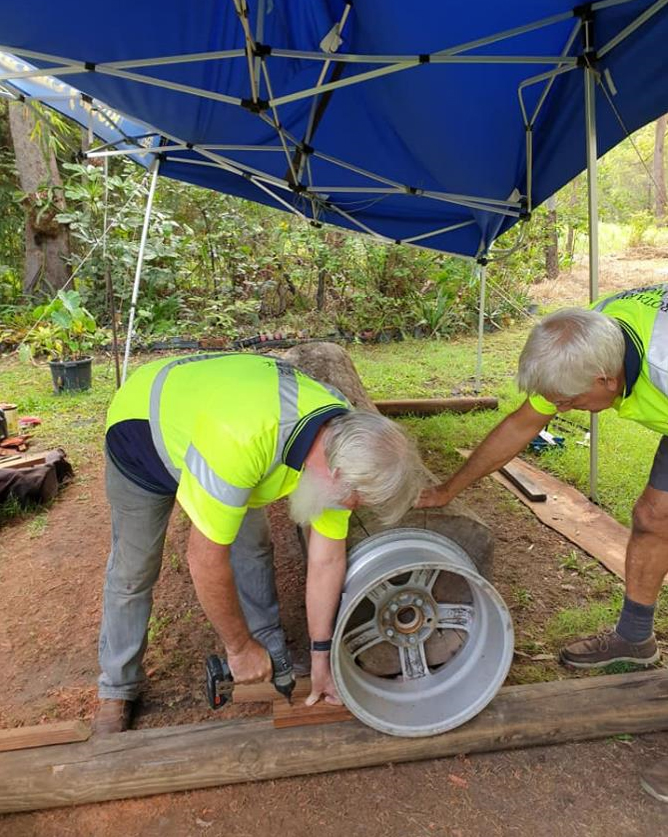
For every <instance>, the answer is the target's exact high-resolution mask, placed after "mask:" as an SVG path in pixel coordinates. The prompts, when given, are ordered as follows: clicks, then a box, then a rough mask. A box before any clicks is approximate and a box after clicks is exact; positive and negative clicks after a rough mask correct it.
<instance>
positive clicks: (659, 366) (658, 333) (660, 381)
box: [647, 290, 668, 395]
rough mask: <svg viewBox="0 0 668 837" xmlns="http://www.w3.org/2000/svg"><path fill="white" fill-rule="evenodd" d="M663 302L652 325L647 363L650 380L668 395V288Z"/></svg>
mask: <svg viewBox="0 0 668 837" xmlns="http://www.w3.org/2000/svg"><path fill="white" fill-rule="evenodd" d="M661 303H662V304H661V307H660V308H659V309H658V310H657V312H656V318H655V319H654V326H653V327H652V338H651V340H650V341H649V347H648V349H647V364H648V368H649V379H650V381H651V382H652V383H653V384H654V386H655V387H656V388H657V389H658V390H660V391H661V392H662V393H663V394H664V395H668V310H666V308H668V305H667V303H668V290H666V291H664V294H663V297H662V298H661Z"/></svg>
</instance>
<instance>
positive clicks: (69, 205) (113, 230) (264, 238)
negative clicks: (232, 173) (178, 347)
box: [0, 104, 668, 355]
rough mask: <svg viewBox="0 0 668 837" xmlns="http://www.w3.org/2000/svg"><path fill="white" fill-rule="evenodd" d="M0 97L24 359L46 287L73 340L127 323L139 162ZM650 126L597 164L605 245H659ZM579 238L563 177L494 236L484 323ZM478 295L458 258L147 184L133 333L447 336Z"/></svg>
mask: <svg viewBox="0 0 668 837" xmlns="http://www.w3.org/2000/svg"><path fill="white" fill-rule="evenodd" d="M0 108H1V109H0V323H1V324H2V325H1V327H0V348H2V349H4V350H13V349H15V348H16V347H17V346H19V345H20V344H22V343H25V344H27V345H28V346H29V347H30V349H31V351H32V353H33V354H34V355H40V354H41V355H44V354H46V355H49V354H51V355H53V354H54V353H55V352H54V325H53V323H51V322H50V320H49V318H45V317H44V316H43V313H44V307H43V306H44V303H45V302H48V301H49V300H50V299H52V298H53V297H54V295H55V294H56V292H57V291H58V289H59V288H63V287H67V288H70V289H74V288H75V289H76V290H77V291H78V292H79V294H80V295H81V298H82V301H83V304H84V305H85V306H86V308H87V309H88V310H89V311H90V312H91V314H92V315H93V316H94V317H95V319H96V323H97V326H98V328H97V330H96V331H95V332H94V333H92V334H91V335H90V348H91V349H92V350H94V349H95V348H96V347H101V346H104V345H106V344H108V343H109V340H110V336H109V330H108V329H109V326H110V325H111V319H112V314H111V312H112V311H115V317H116V319H117V322H118V323H119V325H120V326H121V330H122V323H124V322H125V319H126V318H127V313H128V308H129V300H130V295H131V290H132V279H133V275H134V271H135V264H136V259H137V253H138V247H139V237H140V232H141V227H142V223H143V215H144V206H145V199H146V194H147V190H148V176H147V173H146V171H145V170H144V169H142V168H140V167H139V166H137V165H135V164H133V163H132V162H131V161H128V160H125V159H123V158H119V157H112V158H111V159H110V160H109V171H108V176H105V172H104V168H103V167H102V165H101V161H100V160H96V161H95V162H96V163H97V165H92V164H91V163H88V162H86V161H85V159H84V157H83V154H84V153H85V151H86V150H87V148H88V144H89V141H90V138H89V137H88V135H87V133H86V132H85V131H82V130H81V129H80V128H79V127H78V126H75V125H74V124H73V123H70V122H69V121H68V120H66V119H64V118H63V117H61V116H60V115H58V114H55V113H54V112H52V111H49V110H48V109H46V108H40V107H36V106H31V107H30V108H28V106H26V105H23V104H12V105H7V104H2V105H0ZM665 134H666V117H665V116H664V117H662V118H661V119H659V120H658V121H657V122H656V123H653V124H651V125H648V126H646V127H645V128H643V129H641V130H640V131H638V132H637V133H636V134H635V135H634V136H633V137H632V138H630V139H627V140H625V141H624V142H622V143H621V144H620V145H619V146H617V147H616V148H615V149H613V150H612V151H611V152H609V153H608V154H607V155H606V156H605V157H604V158H602V160H601V161H600V166H599V189H600V198H599V203H600V218H601V222H602V227H601V231H602V249H603V250H604V251H605V250H606V249H617V250H618V249H623V248H634V249H636V250H639V249H642V248H654V249H655V250H656V249H657V248H658V249H659V250H668V230H667V229H666V227H665V224H666V215H667V208H666V186H665V160H664V156H665V155H664V140H665ZM105 218H107V219H108V220H107V227H108V229H107V236H106V241H105V242H104V243H103V238H104V236H103V230H104V225H105ZM586 248H587V217H586V179H585V176H584V175H580V176H579V177H577V178H575V179H574V180H573V181H572V182H571V183H570V184H568V185H567V186H566V187H564V189H562V190H561V191H560V192H559V193H558V194H557V195H555V196H554V197H553V198H551V199H550V200H548V201H547V202H546V203H545V204H544V205H543V206H541V207H539V208H537V209H536V210H535V211H534V213H533V216H532V218H531V220H530V221H529V222H528V223H525V224H518V225H516V226H515V227H514V228H513V229H512V230H510V231H509V232H508V233H507V234H506V235H505V236H504V237H503V238H502V239H500V240H499V241H498V242H497V245H495V247H494V249H493V251H492V252H493V255H494V254H498V257H497V258H493V260H492V262H491V264H490V265H489V269H488V281H489V292H488V297H487V301H486V306H485V322H486V327H487V328H488V329H491V330H494V329H499V328H502V327H503V326H504V325H509V324H511V323H513V322H514V321H515V320H516V319H517V318H521V317H522V316H524V315H525V314H526V313H527V311H530V310H531V308H530V302H531V286H532V284H534V283H536V282H538V281H541V280H543V279H545V278H548V279H556V278H557V276H558V275H559V272H560V271H563V270H567V269H568V268H569V267H571V266H572V265H573V263H574V262H575V261H577V260H578V259H579V258H581V257H583V255H584V254H585V253H586ZM504 252H509V255H507V256H503V254H504ZM112 295H113V300H112ZM112 301H113V306H112V304H111V303H112ZM477 308H478V286H477V279H476V275H475V271H474V270H473V269H472V263H471V262H470V261H466V260H464V259H461V258H457V257H452V256H446V255H443V254H441V253H438V252H435V251H430V250H427V249H420V248H415V247H410V246H408V245H386V244H383V243H380V242H378V241H376V240H374V239H372V238H370V237H365V236H361V235H357V234H351V233H346V232H343V231H340V230H337V229H335V228H333V227H322V228H316V227H314V226H311V225H309V224H307V223H305V222H303V221H300V220H299V219H298V218H296V217H294V216H291V215H288V214H286V213H283V212H280V211H277V210H273V209H270V208H268V207H265V206H260V205H256V204H252V203H249V202H246V201H242V200H240V199H237V198H233V197H229V196H226V195H222V194H219V193H216V192H213V191H209V190H205V189H202V188H198V187H195V186H190V185H186V184H183V183H180V182H176V181H173V180H169V179H167V178H159V180H158V186H157V191H156V196H155V203H154V211H153V215H152V219H151V224H150V230H149V237H148V243H147V249H146V254H145V263H144V270H143V284H142V291H141V294H140V298H139V306H138V310H137V317H136V321H135V329H136V332H137V338H138V342H139V343H141V344H143V345H147V346H150V345H151V344H154V345H155V343H156V342H157V343H158V344H159V343H160V341H164V340H165V339H169V338H176V337H178V338H186V339H188V338H201V337H209V336H212V337H216V338H227V339H229V340H234V339H238V338H243V337H249V336H252V335H257V334H260V333H263V334H271V335H272V336H275V335H280V336H281V337H282V338H290V337H343V338H348V339H361V340H381V341H383V340H389V339H401V338H402V337H404V336H413V337H434V338H449V337H451V336H453V335H455V334H458V333H464V332H466V331H469V330H471V329H473V328H474V327H475V325H476V322H477V316H478V314H477Z"/></svg>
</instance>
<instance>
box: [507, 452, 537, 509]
mask: <svg viewBox="0 0 668 837" xmlns="http://www.w3.org/2000/svg"><path fill="white" fill-rule="evenodd" d="M499 472H500V473H501V474H503V476H504V477H505V478H506V479H507V480H509V481H510V482H511V483H512V484H513V485H514V486H515V488H518V489H519V490H520V491H521V492H522V494H523V495H524V496H525V497H526V498H527V500H531V502H532V503H544V502H545V501H546V500H547V494H546V493H545V492H544V491H543V489H542V488H541V487H540V486H539V485H538V484H537V483H536V482H535V480H533V479H531V477H530V476H529V475H528V474H526V473H523V469H521V468H519V467H518V466H517V465H515V463H514V462H509V463H508V464H507V465H504V466H503V467H502V468H499Z"/></svg>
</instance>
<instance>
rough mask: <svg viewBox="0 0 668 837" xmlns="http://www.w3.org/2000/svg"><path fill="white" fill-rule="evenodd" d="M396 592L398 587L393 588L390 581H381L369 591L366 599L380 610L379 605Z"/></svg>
mask: <svg viewBox="0 0 668 837" xmlns="http://www.w3.org/2000/svg"><path fill="white" fill-rule="evenodd" d="M395 592H396V587H393V586H392V585H391V584H390V582H389V581H381V582H379V583H378V584H376V586H375V587H372V589H371V590H369V591H368V593H367V594H366V597H367V599H370V600H371V601H372V602H373V604H374V605H375V606H376V608H378V605H379V604H382V603H383V602H384V601H385V599H387V598H389V597H390V596H391V595H392V594H393V593H395Z"/></svg>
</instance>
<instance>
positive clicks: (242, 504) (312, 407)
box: [106, 353, 350, 544]
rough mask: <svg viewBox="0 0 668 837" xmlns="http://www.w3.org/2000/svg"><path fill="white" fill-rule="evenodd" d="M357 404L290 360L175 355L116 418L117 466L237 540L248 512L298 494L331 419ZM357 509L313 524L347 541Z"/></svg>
mask: <svg viewBox="0 0 668 837" xmlns="http://www.w3.org/2000/svg"><path fill="white" fill-rule="evenodd" d="M349 409H350V405H349V404H348V402H347V401H346V400H345V398H344V397H343V395H341V393H340V392H338V390H335V389H334V388H333V387H329V386H325V385H324V384H321V383H319V382H317V381H314V380H313V379H312V378H309V377H308V376H307V375H304V374H303V373H302V372H299V371H298V370H296V369H295V368H294V367H292V366H290V365H289V364H287V363H285V362H283V361H281V360H279V359H277V358H271V357H267V356H260V355H251V354H241V353H239V354H234V353H230V354H224V353H217V354H209V355H192V356H188V357H180V358H168V359H162V360H158V361H155V362H153V363H147V364H146V365H144V366H141V367H140V368H139V369H137V370H136V371H135V372H134V373H133V374H132V376H131V377H130V378H129V379H128V381H127V382H126V383H125V384H124V385H123V386H122V387H121V388H120V390H119V391H118V392H117V393H116V395H115V396H114V399H113V401H112V402H111V406H110V407H109V412H108V415H107V435H106V442H107V451H108V453H109V456H110V458H111V460H112V461H113V462H114V464H115V465H116V466H117V467H118V468H119V469H120V470H121V471H122V472H123V473H124V474H125V475H126V476H127V477H128V478H129V479H131V480H133V481H134V482H136V483H137V484H138V485H140V486H142V487H143V488H145V489H146V490H148V491H154V492H158V493H163V494H172V493H175V494H176V499H177V500H178V501H179V503H180V504H181V506H182V507H183V509H184V510H185V511H186V513H187V514H188V516H189V517H190V519H191V520H192V522H193V523H194V524H195V526H196V527H197V528H198V529H199V530H200V532H202V534H204V535H205V536H206V537H207V538H209V539H210V540H212V541H214V542H215V543H220V544H229V543H232V541H233V540H234V539H235V537H236V535H237V532H238V531H239V527H240V526H241V522H242V520H243V517H244V514H245V513H246V509H247V508H248V507H249V506H250V507H258V506H265V505H267V504H268V503H272V502H273V501H274V500H278V499H279V498H280V497H284V496H286V495H287V494H289V493H290V492H291V491H293V490H294V489H295V488H296V487H297V484H298V482H299V477H300V474H301V471H302V468H303V464H304V459H305V457H306V455H307V454H308V452H309V450H310V448H311V446H312V444H313V441H314V439H315V437H316V435H317V432H318V430H319V429H320V428H321V427H322V425H323V424H324V422H325V421H327V420H328V419H330V418H332V417H334V416H336V415H341V414H343V413H345V412H347V411H348V410H349ZM349 516H350V512H349V511H347V510H345V509H327V510H325V511H324V512H323V514H322V515H321V516H320V517H319V518H318V519H317V520H314V521H312V525H313V528H314V529H316V531H318V532H320V533H321V534H322V535H324V536H326V537H329V538H334V539H341V538H345V537H346V534H347V531H348V518H349Z"/></svg>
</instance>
